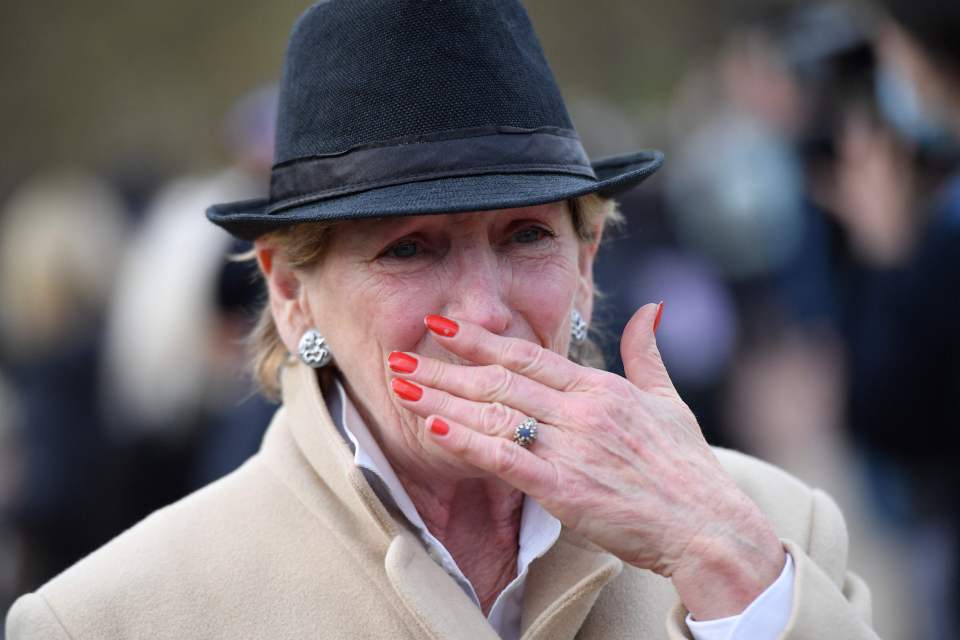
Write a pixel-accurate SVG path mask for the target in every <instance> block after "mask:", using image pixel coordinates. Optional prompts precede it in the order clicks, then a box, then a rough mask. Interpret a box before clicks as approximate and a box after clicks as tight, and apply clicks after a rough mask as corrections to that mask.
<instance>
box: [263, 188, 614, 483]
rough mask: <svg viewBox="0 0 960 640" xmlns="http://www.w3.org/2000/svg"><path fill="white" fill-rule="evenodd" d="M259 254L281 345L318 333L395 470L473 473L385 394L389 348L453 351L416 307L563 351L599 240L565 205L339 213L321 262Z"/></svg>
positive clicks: (583, 305) (587, 292) (583, 308)
mask: <svg viewBox="0 0 960 640" xmlns="http://www.w3.org/2000/svg"><path fill="white" fill-rule="evenodd" d="M598 236H599V234H598ZM262 251H263V249H262V248H261V254H260V258H261V264H265V265H266V267H267V268H265V272H267V274H268V281H269V283H270V289H271V305H272V307H273V312H274V317H275V318H276V319H277V324H278V329H279V330H280V333H281V337H282V338H283V340H284V342H285V344H286V345H287V347H288V349H290V351H291V353H296V346H297V342H298V341H299V338H300V336H301V335H302V333H303V332H304V331H305V330H307V329H308V328H311V327H314V328H316V329H317V330H318V331H319V332H320V333H321V334H322V335H323V336H324V337H326V339H327V342H328V343H329V345H330V348H331V350H332V352H333V355H334V358H335V360H336V364H337V366H338V367H339V369H340V371H341V372H342V373H343V377H344V378H345V383H346V384H347V388H348V390H349V392H350V394H351V397H352V398H353V400H354V402H355V403H356V404H357V406H358V408H359V409H360V411H361V413H362V414H363V415H364V417H365V418H366V420H367V422H368V424H369V426H370V429H371V430H372V431H373V433H374V434H375V436H376V437H377V438H378V440H379V441H380V443H381V445H382V446H383V447H384V449H385V451H386V453H387V455H388V456H389V457H390V458H391V461H392V462H393V463H394V464H395V465H397V464H399V465H400V466H401V467H409V466H411V465H412V466H414V467H416V468H417V469H419V470H425V469H427V468H430V467H435V468H434V469H433V470H432V471H433V472H436V471H445V472H453V473H455V474H460V475H464V474H465V473H466V474H468V475H469V474H470V473H471V470H468V469H463V468H462V465H463V463H459V462H454V461H453V460H442V459H440V458H438V456H439V450H437V449H433V450H430V447H428V442H427V441H426V439H424V438H423V437H422V435H423V429H424V427H423V421H422V419H420V418H418V417H416V416H414V415H412V414H411V413H410V412H408V411H406V410H404V409H403V408H401V407H400V406H399V404H398V403H397V402H396V401H395V398H394V396H393V392H392V391H391V386H390V379H391V377H392V376H391V372H390V370H389V368H388V367H387V363H386V357H387V354H389V353H390V352H391V351H407V352H414V353H419V354H424V355H429V356H432V357H434V358H440V359H447V360H453V359H454V358H453V356H451V355H450V354H449V353H447V352H446V351H444V350H443V349H442V348H440V347H439V346H438V345H437V344H436V342H435V341H434V340H433V339H432V338H431V334H430V332H429V331H428V330H427V329H426V327H425V326H424V322H423V319H424V316H426V315H428V314H441V315H445V316H448V317H451V318H454V319H463V320H469V321H471V322H475V323H477V324H480V325H482V326H484V327H485V328H487V329H488V330H490V331H491V332H493V333H497V334H501V335H507V336H516V337H520V338H524V339H526V340H530V341H531V342H535V343H537V344H540V345H542V346H544V347H547V348H549V349H552V350H554V351H556V352H557V353H562V354H566V353H567V349H568V347H569V343H570V312H571V310H573V309H574V308H576V309H577V310H578V311H580V313H581V314H582V315H583V316H584V318H585V319H587V320H588V321H589V318H590V313H591V310H592V308H591V301H592V295H593V285H592V263H593V257H594V254H595V251H596V243H584V242H582V241H580V240H579V239H578V237H577V235H576V233H575V231H574V227H573V223H572V220H571V215H570V212H569V210H568V207H567V205H566V203H564V202H557V203H551V204H547V205H539V206H531V207H523V208H519V209H507V210H501V211H488V212H477V213H466V214H448V215H424V216H409V217H395V218H385V219H378V220H360V221H352V222H347V223H344V224H342V225H338V226H336V227H334V228H333V229H332V230H331V235H330V237H329V244H328V246H327V249H326V250H325V252H324V256H323V258H322V259H321V261H320V262H319V263H318V264H316V265H315V266H312V267H310V268H309V269H307V270H302V271H301V270H296V271H294V270H291V269H289V268H287V267H285V266H284V265H283V264H282V261H281V258H280V256H279V255H275V256H272V259H268V260H267V261H266V262H265V261H264V255H263V253H262ZM271 262H272V264H270V263H271ZM405 470H406V471H407V472H408V473H410V472H413V471H412V470H411V469H405Z"/></svg>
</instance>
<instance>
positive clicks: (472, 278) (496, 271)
mask: <svg viewBox="0 0 960 640" xmlns="http://www.w3.org/2000/svg"><path fill="white" fill-rule="evenodd" d="M456 269H457V277H456V278H454V279H453V282H452V283H451V284H452V286H451V290H450V292H449V296H448V300H449V302H448V304H447V308H446V309H445V313H447V314H448V315H451V316H453V317H455V318H461V319H463V320H467V321H468V322H472V323H474V324H478V325H480V326H481V327H483V328H484V329H486V330H487V331H490V332H491V333H496V334H505V333H506V331H507V329H508V328H509V327H510V320H511V318H512V316H513V312H512V310H511V308H510V306H509V304H508V303H507V292H508V291H509V284H510V273H509V269H508V267H506V266H504V265H501V264H500V262H499V260H498V259H497V256H496V255H495V254H494V252H493V251H492V250H491V249H490V248H489V247H487V248H479V247H478V248H476V249H475V250H471V251H465V252H463V254H462V255H461V256H460V257H459V259H458V260H457V266H456Z"/></svg>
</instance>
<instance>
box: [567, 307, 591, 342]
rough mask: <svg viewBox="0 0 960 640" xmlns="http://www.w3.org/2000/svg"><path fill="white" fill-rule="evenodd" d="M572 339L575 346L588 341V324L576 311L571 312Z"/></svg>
mask: <svg viewBox="0 0 960 640" xmlns="http://www.w3.org/2000/svg"><path fill="white" fill-rule="evenodd" d="M570 337H571V338H573V342H574V344H581V343H582V342H583V341H584V340H586V339H587V323H586V322H584V321H583V316H581V315H580V312H579V311H577V310H576V309H574V310H573V311H571V312H570Z"/></svg>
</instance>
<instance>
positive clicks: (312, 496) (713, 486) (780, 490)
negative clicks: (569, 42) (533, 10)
mask: <svg viewBox="0 0 960 640" xmlns="http://www.w3.org/2000/svg"><path fill="white" fill-rule="evenodd" d="M660 161H661V157H660V155H659V154H657V153H655V152H642V153H636V154H631V155H628V156H624V157H620V158H614V159H611V160H607V161H603V162H597V163H593V164H592V165H591V163H590V162H589V161H588V160H587V159H586V156H585V154H584V153H583V150H582V148H581V146H580V144H579V142H578V140H577V137H576V134H575V132H574V130H573V127H572V125H571V123H570V120H569V118H568V116H567V113H566V110H565V108H564V105H563V101H562V99H561V97H560V95H559V92H558V91H557V88H556V86H555V83H554V80H553V77H552V75H551V74H550V71H549V69H548V67H547V64H546V61H545V60H544V58H543V54H542V52H541V50H540V47H539V44H538V43H537V40H536V37H535V35H534V33H533V30H532V28H531V26H530V24H529V21H528V19H527V17H526V15H525V13H524V12H523V9H522V7H521V6H520V5H519V4H518V3H517V2H515V1H514V0H482V1H478V0H446V1H444V2H429V3H425V2H413V1H409V2H406V1H404V2H389V3H385V2H381V1H379V0H332V1H328V2H324V3H320V4H318V5H316V6H314V7H313V8H312V9H310V10H309V11H307V13H306V14H305V15H304V16H303V17H302V18H301V19H300V21H299V22H298V24H297V26H296V28H295V30H294V33H293V36H292V38H291V42H290V47H289V50H288V53H287V58H286V64H285V70H284V79H283V84H282V89H281V106H280V114H279V118H278V132H277V149H276V164H275V166H274V168H273V175H272V181H271V193H270V198H269V199H268V200H263V201H246V202H240V203H231V204H226V205H218V206H214V207H212V208H211V209H210V211H209V212H208V215H209V217H210V218H211V219H212V220H213V221H214V222H216V223H217V224H219V225H221V226H223V227H224V228H226V229H228V230H229V231H231V232H232V233H234V234H235V235H237V236H239V237H242V238H246V239H255V240H256V245H255V247H256V248H255V254H256V258H257V260H258V262H259V264H260V267H261V270H262V272H263V275H264V277H265V279H266V282H267V284H268V289H269V305H268V309H267V310H266V312H265V314H264V316H263V319H262V321H261V323H260V327H259V328H258V330H257V335H256V344H257V347H258V349H259V352H258V359H257V368H258V372H259V374H260V378H261V380H262V382H263V383H264V384H265V386H266V387H267V388H268V389H274V390H276V391H278V392H279V394H280V396H281V397H282V401H283V406H282V408H281V409H280V410H279V411H278V413H277V414H276V417H275V419H274V421H273V423H272V424H271V425H270V428H269V431H268V433H267V435H266V437H265V439H264V442H263V446H262V448H261V450H260V452H259V453H258V454H257V455H256V456H254V457H253V458H252V459H251V460H250V461H249V462H248V463H247V464H245V465H244V466H243V467H241V468H240V469H239V470H238V471H237V472H235V473H234V474H232V475H230V476H228V477H227V478H225V479H223V480H221V481H219V482H217V483H215V484H213V485H211V486H209V487H207V488H206V489H203V490H201V491H199V492H198V493H196V494H194V495H192V496H190V497H188V498H186V499H184V500H183V501H181V502H179V503H177V504H174V505H172V506H170V507H168V508H166V509H164V510H162V511H160V512H158V513H156V514H154V515H153V516H151V517H149V518H148V519H147V520H145V521H144V522H142V523H141V524H139V525H137V526H136V527H134V528H133V529H131V530H130V531H128V532H126V533H124V534H123V535H121V536H120V537H118V538H117V539H116V540H114V541H112V542H111V543H109V544H108V545H107V546H105V547H104V548H102V549H101V550H99V551H97V552H95V553H94V554H92V555H91V556H90V557H88V558H86V559H85V560H83V561H81V562H80V563H79V564H77V565H76V566H75V567H73V568H71V569H69V570H68V571H66V572H65V573H64V574H62V575H61V576H59V577H57V578H56V579H54V580H53V581H52V582H50V583H49V584H47V585H46V586H44V587H42V588H41V589H40V590H39V591H38V592H37V593H34V594H29V595H26V596H24V597H23V598H21V599H20V600H19V601H18V603H17V604H16V605H15V606H14V608H13V610H12V613H11V614H10V617H9V620H8V623H7V625H8V626H7V629H8V637H9V638H13V639H19V638H76V639H80V638H133V637H136V638H184V637H203V638H296V637H315V636H321V637H378V638H400V637H402V638H420V637H430V638H495V637H501V638H519V637H523V638H551V639H553V638H573V637H575V636H576V637H579V638H620V637H622V638H689V637H691V634H692V637H695V638H700V639H703V638H733V637H735V638H751V639H754V640H756V639H760V638H775V637H789V638H825V637H831V638H872V637H875V635H874V634H873V632H872V631H871V630H870V622H869V617H870V605H869V596H868V592H867V590H866V588H865V586H864V585H863V584H862V582H861V581H860V580H858V579H857V578H856V577H855V576H853V575H852V574H849V573H847V569H846V553H847V549H846V533H845V528H844V524H843V520H842V517H841V516H840V514H839V512H838V510H837V508H836V507H835V506H834V505H833V503H832V502H831V501H830V499H829V498H827V497H826V496H825V495H824V494H822V493H820V492H818V491H813V490H810V489H808V488H806V487H804V486H803V485H801V484H800V483H799V482H797V481H796V480H793V479H791V478H790V477H788V476H786V475H785V474H784V473H782V472H780V471H778V470H776V469H774V468H771V467H769V466H767V465H765V464H763V463H760V462H758V461H755V460H752V459H749V458H747V457H745V456H742V455H738V454H735V453H732V452H726V451H717V450H712V449H711V448H710V447H709V446H708V445H707V443H706V442H705V441H704V439H703V437H702V435H701V433H700V429H699V427H698V425H697V421H696V418H695V417H694V416H693V415H692V413H691V412H690V411H689V409H688V408H687V407H686V405H685V404H684V403H683V401H682V400H681V399H680V398H679V397H678V396H677V393H676V391H675V389H674V387H673V385H672V384H671V382H670V378H669V376H668V375H667V372H666V371H665V369H664V367H663V364H662V362H661V360H660V357H659V354H658V351H657V347H656V341H655V338H654V332H655V330H656V327H657V324H658V322H659V320H660V316H661V312H662V306H658V305H652V304H651V305H647V306H645V307H643V308H641V309H640V310H639V311H638V312H637V313H636V315H635V316H634V318H633V320H632V321H631V322H630V324H629V326H628V327H627V328H626V330H625V332H624V335H623V339H622V346H621V351H622V354H623V360H624V362H625V365H626V372H627V377H626V378H622V377H619V376H616V375H613V374H610V373H607V372H604V371H602V370H599V369H596V368H592V367H591V366H589V365H590V364H595V361H594V360H593V359H591V358H592V356H593V355H594V351H595V350H594V349H592V347H591V345H590V342H589V340H588V339H587V338H586V334H587V326H588V324H589V322H590V318H591V312H592V309H593V295H594V286H593V277H592V266H593V261H594V257H595V255H596V252H597V248H598V245H599V243H600V239H601V237H602V234H603V230H604V227H605V226H606V225H607V224H609V223H610V222H612V221H614V220H616V215H617V214H616V213H615V211H616V210H615V207H614V204H613V202H612V200H610V199H609V198H610V197H611V196H613V195H615V194H616V193H618V192H620V191H622V190H624V189H626V188H629V187H632V186H634V185H636V184H637V183H639V182H640V181H641V180H642V179H643V178H644V177H646V176H647V175H649V174H650V173H652V172H653V171H654V170H655V169H656V168H657V167H658V166H659V164H660ZM290 353H295V354H299V362H298V361H297V359H295V358H292V357H291V356H290V355H289V354H290Z"/></svg>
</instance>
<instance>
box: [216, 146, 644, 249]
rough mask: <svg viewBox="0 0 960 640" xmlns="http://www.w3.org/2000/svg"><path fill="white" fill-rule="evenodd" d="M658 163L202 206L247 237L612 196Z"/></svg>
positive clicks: (631, 160)
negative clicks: (289, 202)
mask: <svg viewBox="0 0 960 640" xmlns="http://www.w3.org/2000/svg"><path fill="white" fill-rule="evenodd" d="M662 164H663V154H662V153H661V152H659V151H654V150H644V151H638V152H634V153H630V154H626V155H620V156H614V157H611V158H605V159H603V160H597V161H596V162H594V163H593V171H594V173H595V174H596V176H597V179H596V180H592V179H590V178H586V177H583V176H576V175H569V174H550V173H510V174H480V175H474V176H460V177H451V178H440V179H434V180H424V181H420V182H408V183H404V184H399V185H393V186H389V187H381V188H378V189H371V190H369V191H361V192H359V193H352V194H349V195H344V196H339V197H336V198H330V199H327V200H319V201H316V202H310V203H307V204H303V205H300V206H297V207H292V208H290V209H284V210H282V211H277V212H274V213H267V212H266V210H267V207H268V206H269V201H268V200H267V199H258V200H243V201H239V202H228V203H224V204H216V205H213V206H211V207H210V208H209V209H207V218H209V219H210V221H211V222H213V223H214V224H217V225H219V226H220V227H223V228H224V229H226V230H227V231H229V232H230V233H231V234H233V235H234V236H236V237H238V238H241V239H244V240H253V239H255V238H257V237H258V236H260V235H263V234H264V233H268V232H270V231H275V230H277V229H279V228H281V227H285V226H289V225H293V224H300V223H303V222H321V221H329V220H348V219H354V218H375V217H382V216H406V215H430V214H442V213H464V212H469V211H487V210H492V209H512V208H516V207H527V206H532V205H537V204H545V203H548V202H556V201H558V200H566V199H568V198H575V197H578V196H582V195H586V194H588V193H597V194H599V195H601V196H603V197H607V198H613V197H616V196H617V195H619V194H621V193H623V192H625V191H628V190H629V189H632V188H633V187H635V186H637V185H638V184H640V183H641V182H643V180H644V179H646V178H647V177H649V176H650V175H652V174H653V173H655V172H656V170H657V169H659V168H660V166H661V165H662Z"/></svg>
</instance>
